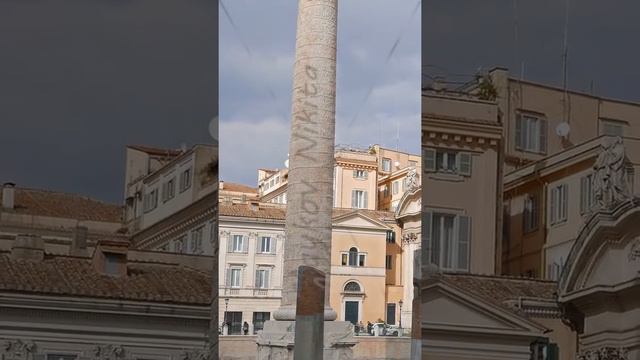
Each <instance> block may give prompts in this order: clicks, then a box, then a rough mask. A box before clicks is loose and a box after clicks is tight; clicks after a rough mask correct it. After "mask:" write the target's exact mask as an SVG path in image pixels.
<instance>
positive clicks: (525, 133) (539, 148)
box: [515, 114, 547, 154]
mask: <svg viewBox="0 0 640 360" xmlns="http://www.w3.org/2000/svg"><path fill="white" fill-rule="evenodd" d="M515 140H516V141H515V142H516V149H517V150H521V151H527V152H534V153H540V154H546V153H547V120H546V119H544V118H542V117H539V116H535V115H530V114H518V115H517V116H516V139H515Z"/></svg>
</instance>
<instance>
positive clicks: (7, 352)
mask: <svg viewBox="0 0 640 360" xmlns="http://www.w3.org/2000/svg"><path fill="white" fill-rule="evenodd" d="M36 349H37V347H36V344H35V343H34V342H33V341H31V340H4V341H3V343H2V348H0V358H1V359H3V360H33V358H34V354H35V352H36Z"/></svg>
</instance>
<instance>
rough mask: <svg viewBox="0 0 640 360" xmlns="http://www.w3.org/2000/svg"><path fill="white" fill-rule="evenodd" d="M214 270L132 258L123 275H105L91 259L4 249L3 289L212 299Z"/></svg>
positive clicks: (175, 300) (199, 302)
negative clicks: (28, 256) (30, 256)
mask: <svg viewBox="0 0 640 360" xmlns="http://www.w3.org/2000/svg"><path fill="white" fill-rule="evenodd" d="M210 280H211V278H210V275H208V274H205V273H204V272H201V271H197V270H194V269H190V268H186V267H180V266H170V265H163V264H147V263H145V264H143V263H131V264H129V265H128V274H127V276H124V277H112V276H108V275H101V274H99V273H98V272H96V270H95V269H94V268H93V264H92V261H91V259H87V258H77V257H70V256H54V257H51V256H47V258H45V260H43V261H41V262H37V261H29V260H12V259H11V258H10V256H9V255H8V254H7V253H4V254H0V291H5V292H7V291H8V292H18V293H39V294H46V295H58V296H81V297H93V298H107V299H118V300H131V301H148V302H169V303H179V304H193V305H208V304H210V302H211V284H210Z"/></svg>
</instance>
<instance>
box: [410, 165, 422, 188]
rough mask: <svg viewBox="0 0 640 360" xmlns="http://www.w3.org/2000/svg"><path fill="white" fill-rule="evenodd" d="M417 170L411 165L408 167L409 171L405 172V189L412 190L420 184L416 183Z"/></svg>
mask: <svg viewBox="0 0 640 360" xmlns="http://www.w3.org/2000/svg"><path fill="white" fill-rule="evenodd" d="M418 180H419V179H418V171H417V170H416V168H415V167H413V166H412V167H411V168H409V171H408V172H407V189H408V191H413V190H415V189H417V188H418V187H420V184H419V183H418Z"/></svg>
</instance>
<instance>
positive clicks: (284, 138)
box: [220, 117, 289, 186]
mask: <svg viewBox="0 0 640 360" xmlns="http://www.w3.org/2000/svg"><path fill="white" fill-rule="evenodd" d="M288 147H289V124H288V123H286V122H284V121H282V120H281V119H279V118H274V117H269V118H265V119H261V120H258V121H245V120H227V121H222V122H221V123H220V174H221V176H220V178H221V179H222V180H226V181H231V182H243V183H245V184H247V185H252V186H255V185H256V184H257V169H258V168H282V167H283V164H284V161H285V160H286V158H287V149H288Z"/></svg>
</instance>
